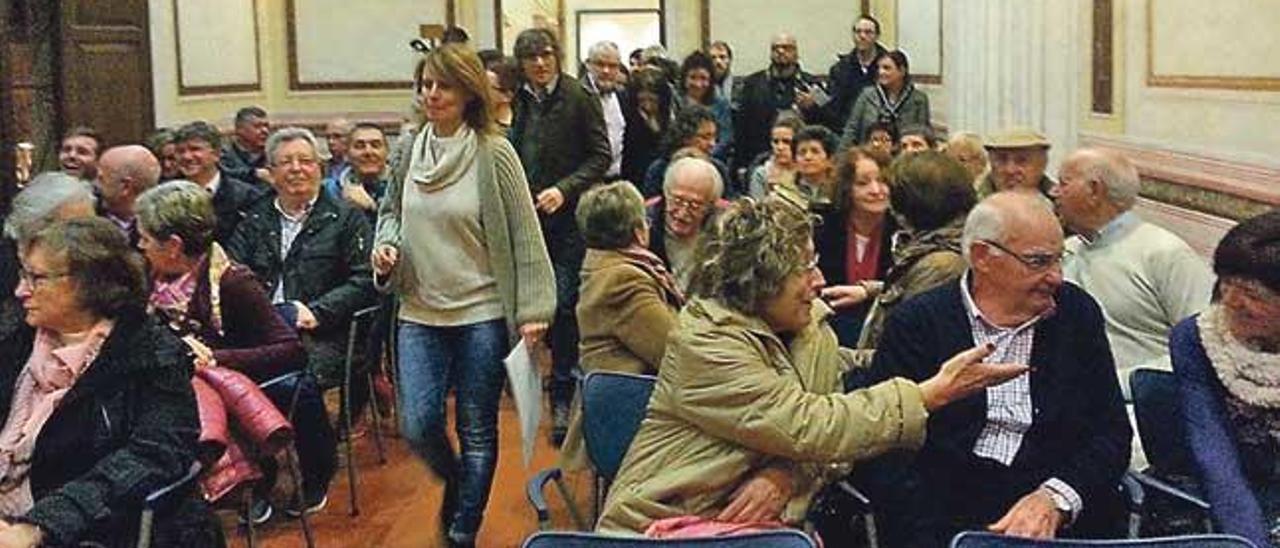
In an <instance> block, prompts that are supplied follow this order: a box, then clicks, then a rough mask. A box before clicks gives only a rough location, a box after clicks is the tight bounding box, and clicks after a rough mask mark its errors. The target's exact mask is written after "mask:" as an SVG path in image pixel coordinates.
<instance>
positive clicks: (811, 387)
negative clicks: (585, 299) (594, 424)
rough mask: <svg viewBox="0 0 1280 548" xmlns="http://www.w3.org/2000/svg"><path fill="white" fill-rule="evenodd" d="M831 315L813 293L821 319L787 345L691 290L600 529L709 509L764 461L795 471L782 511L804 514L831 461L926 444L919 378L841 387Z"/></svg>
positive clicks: (622, 529)
mask: <svg viewBox="0 0 1280 548" xmlns="http://www.w3.org/2000/svg"><path fill="white" fill-rule="evenodd" d="M828 314H830V309H828V308H827V307H826V305H823V304H822V303H820V302H815V303H814V305H813V314H812V315H813V317H814V321H813V322H812V323H811V324H810V326H809V327H807V328H805V329H804V330H802V331H801V332H800V333H798V334H796V335H795V336H794V337H792V339H791V341H790V343H789V344H787V343H784V342H783V341H782V339H780V338H779V337H778V336H777V335H776V334H775V333H774V332H773V331H772V330H771V329H770V328H769V327H768V325H766V324H765V323H764V321H763V320H761V319H759V318H755V317H749V316H746V315H743V314H742V313H740V312H737V311H735V310H732V309H730V308H727V307H725V306H724V305H722V304H720V303H719V302H717V301H714V300H708V299H703V298H695V299H693V300H692V301H690V302H689V303H688V304H687V305H686V306H685V309H684V310H683V311H682V312H681V313H680V315H679V320H678V324H677V327H676V330H675V331H673V332H672V334H671V337H670V339H669V340H668V342H667V351H666V354H665V356H664V357H663V360H662V364H661V366H660V367H659V368H658V383H657V385H656V386H655V387H654V392H653V396H652V397H651V399H650V400H649V409H648V413H647V415H646V416H645V419H644V422H643V423H642V424H641V426H640V431H639V432H638V433H637V434H636V438H635V440H633V441H632V443H631V448H630V450H628V451H627V456H626V457H625V458H624V459H623V462H622V468H621V471H620V472H619V474H618V476H617V478H616V479H615V480H614V483H613V486H612V488H610V490H609V497H608V500H607V501H606V502H605V507H604V511H603V513H602V514H601V517H600V522H599V523H598V524H597V528H598V529H599V530H600V531H603V532H610V533H632V534H634V533H639V532H643V531H644V530H645V528H646V527H648V526H649V524H650V523H652V522H653V521H655V520H659V519H663V518H668V517H674V516H681V515H699V516H704V517H714V516H715V515H716V514H717V513H718V512H720V510H721V509H723V508H724V507H725V506H726V505H727V504H728V503H729V501H730V499H731V497H732V496H733V493H734V491H735V489H737V488H738V486H739V485H741V483H742V482H743V481H744V480H745V479H747V478H749V477H751V476H752V475H753V474H754V473H755V472H757V471H758V470H760V469H761V468H764V467H775V468H776V467H781V468H785V469H789V470H791V472H792V482H793V487H794V488H793V494H794V495H793V497H792V500H791V501H790V502H789V503H788V504H787V508H786V510H785V511H784V515H783V518H784V520H786V521H788V522H792V523H795V522H799V521H800V520H801V519H803V517H804V512H805V511H806V510H807V508H808V504H809V499H810V498H811V497H812V495H813V493H814V492H816V491H817V490H818V488H820V487H821V486H822V485H823V484H824V483H825V482H826V480H827V479H829V478H831V477H832V476H833V474H835V473H839V472H840V471H842V470H840V468H842V467H839V466H833V465H834V464H837V463H847V462H849V461H852V460H857V459H866V458H869V457H873V456H876V455H879V454H882V453H885V452H887V451H890V450H894V449H903V448H918V447H920V445H921V444H922V443H923V442H924V437H925V420H926V419H927V413H926V412H925V409H924V403H923V400H922V397H921V394H920V389H919V388H918V387H917V385H916V384H914V383H911V382H908V381H904V380H901V379H893V380H890V381H887V382H885V383H882V384H880V385H877V386H874V387H871V388H868V389H865V390H858V391H856V392H852V393H849V394H844V393H841V392H840V389H841V386H840V369H841V367H840V364H839V362H840V360H841V355H840V351H839V347H838V346H837V345H836V338H835V334H834V333H833V332H832V331H831V328H830V327H828V326H827V325H826V322H824V321H822V318H823V317H825V316H826V315H828Z"/></svg>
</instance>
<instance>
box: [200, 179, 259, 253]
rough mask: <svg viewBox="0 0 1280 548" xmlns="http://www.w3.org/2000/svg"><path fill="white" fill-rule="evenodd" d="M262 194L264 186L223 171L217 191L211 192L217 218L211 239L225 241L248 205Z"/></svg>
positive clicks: (246, 210)
mask: <svg viewBox="0 0 1280 548" xmlns="http://www.w3.org/2000/svg"><path fill="white" fill-rule="evenodd" d="M264 194H268V192H267V191H266V190H264V187H261V186H256V185H253V184H251V183H246V182H244V181H242V180H240V179H237V178H235V176H233V175H231V174H229V173H227V172H225V171H223V172H222V181H221V182H219V183H218V191H217V192H215V193H214V194H213V213H214V215H215V216H217V218H218V226H217V228H215V229H214V231H213V239H214V240H215V241H217V242H219V243H226V242H227V239H229V238H230V237H231V234H232V233H234V232H235V231H236V226H237V225H239V224H240V220H241V219H244V217H245V214H246V213H247V212H248V210H249V207H250V206H252V205H253V203H254V202H256V201H258V198H260V197H262V196H263V195H264ZM267 201H268V202H269V201H270V200H267Z"/></svg>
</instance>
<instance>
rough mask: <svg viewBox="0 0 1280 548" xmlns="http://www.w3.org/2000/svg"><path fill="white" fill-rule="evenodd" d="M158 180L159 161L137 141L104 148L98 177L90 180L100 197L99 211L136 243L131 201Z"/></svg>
mask: <svg viewBox="0 0 1280 548" xmlns="http://www.w3.org/2000/svg"><path fill="white" fill-rule="evenodd" d="M159 180H160V161H159V160H157V159H156V157H155V155H154V154H152V153H151V151H150V150H147V147H144V146H141V145H125V146H118V147H113V148H110V149H107V151H106V152H104V153H103V154H102V157H101V158H99V159H98V177H97V179H96V180H95V181H94V184H95V185H96V186H97V187H98V194H99V195H100V196H101V197H102V213H103V216H104V217H106V218H107V219H110V220H111V222H113V223H115V224H116V226H118V227H120V230H121V231H123V232H124V233H125V234H126V235H128V236H129V243H130V244H133V245H137V244H138V227H137V222H136V221H135V219H134V214H133V203H134V201H135V200H137V199H138V195H139V194H142V193H143V192H145V191H146V190H147V189H149V188H151V187H153V186H155V185H156V182H158V181H159Z"/></svg>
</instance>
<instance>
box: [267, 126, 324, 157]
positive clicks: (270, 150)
mask: <svg viewBox="0 0 1280 548" xmlns="http://www.w3.org/2000/svg"><path fill="white" fill-rule="evenodd" d="M298 140H302V141H306V142H307V144H308V145H311V153H312V154H319V153H320V146H319V144H318V143H317V141H316V135H315V134H314V133H311V130H309V129H307V128H302V127H296V126H290V127H285V128H280V129H278V130H276V131H275V132H273V133H272V134H271V136H270V137H267V146H266V149H267V164H268V165H275V163H276V150H279V148H280V147H281V146H283V145H284V144H285V143H290V142H293V141H298ZM319 159H320V158H319V157H318V156H317V157H316V160H319Z"/></svg>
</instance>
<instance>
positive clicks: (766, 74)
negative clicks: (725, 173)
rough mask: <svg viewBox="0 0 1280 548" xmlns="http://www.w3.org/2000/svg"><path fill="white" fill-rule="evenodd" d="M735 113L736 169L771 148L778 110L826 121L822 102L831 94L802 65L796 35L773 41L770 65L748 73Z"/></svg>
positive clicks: (777, 38) (783, 36) (734, 171)
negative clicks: (772, 132) (770, 136)
mask: <svg viewBox="0 0 1280 548" xmlns="http://www.w3.org/2000/svg"><path fill="white" fill-rule="evenodd" d="M737 99H738V104H739V108H738V110H737V112H736V113H735V114H734V120H733V128H734V136H733V142H734V146H735V147H736V148H737V151H736V154H735V156H734V164H735V166H734V169H733V170H732V172H733V173H737V172H738V169H737V168H745V167H748V166H750V165H751V164H752V162H753V161H754V160H755V158H756V156H759V155H760V153H762V152H767V151H769V131H770V130H771V129H772V128H773V120H774V118H776V117H777V116H778V113H780V112H785V111H795V112H796V113H797V114H799V115H800V116H801V117H802V118H803V119H804V120H805V121H806V122H808V123H817V122H821V121H822V106H823V104H825V103H826V101H827V100H829V99H830V98H829V97H827V95H826V92H825V91H823V90H822V88H821V85H820V83H819V82H818V80H817V78H814V76H813V75H812V74H809V73H807V72H805V71H803V70H801V68H800V54H799V51H798V50H797V49H796V37H795V36H792V35H791V34H788V33H785V32H784V33H781V34H778V35H777V36H774V37H773V41H772V42H770V43H769V67H768V68H766V69H764V70H762V71H759V72H756V73H754V74H752V75H751V76H748V77H747V78H746V80H745V81H744V82H743V83H742V91H741V93H739V95H738V97H737Z"/></svg>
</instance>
